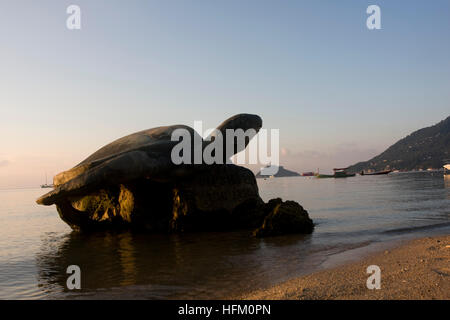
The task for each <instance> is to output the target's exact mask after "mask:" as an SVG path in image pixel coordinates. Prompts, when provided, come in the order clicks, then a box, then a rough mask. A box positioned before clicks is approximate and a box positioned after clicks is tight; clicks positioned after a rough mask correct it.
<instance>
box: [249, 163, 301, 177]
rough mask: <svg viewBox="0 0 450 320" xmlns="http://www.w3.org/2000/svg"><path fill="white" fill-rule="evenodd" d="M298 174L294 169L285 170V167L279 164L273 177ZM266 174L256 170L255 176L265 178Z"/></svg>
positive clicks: (295, 175)
mask: <svg viewBox="0 0 450 320" xmlns="http://www.w3.org/2000/svg"><path fill="white" fill-rule="evenodd" d="M299 175H300V174H299V173H297V172H295V171H291V170H287V169H285V168H284V167H283V166H279V167H278V172H277V174H275V175H274V177H276V178H280V177H297V176H299ZM267 177H268V176H266V175H262V174H261V172H258V173H257V174H256V178H267Z"/></svg>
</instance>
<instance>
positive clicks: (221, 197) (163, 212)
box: [56, 165, 313, 236]
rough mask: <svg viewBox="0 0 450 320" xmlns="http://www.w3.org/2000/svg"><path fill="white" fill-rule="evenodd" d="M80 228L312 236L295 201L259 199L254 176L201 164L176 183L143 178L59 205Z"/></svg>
mask: <svg viewBox="0 0 450 320" xmlns="http://www.w3.org/2000/svg"><path fill="white" fill-rule="evenodd" d="M56 206H57V209H58V212H59V214H60V217H61V218H62V219H63V220H64V221H65V222H66V223H67V224H69V225H70V226H71V227H72V228H73V229H75V230H81V231H90V230H102V229H103V230H105V229H107V230H111V229H114V230H118V229H135V230H143V231H146V232H163V233H170V232H192V231H230V230H239V229H248V230H255V231H254V235H256V236H272V235H281V234H286V233H311V232H312V230H313V223H312V220H311V219H309V217H308V213H307V212H306V211H305V210H304V209H303V208H302V207H301V206H300V205H299V204H298V203H296V202H294V201H286V202H282V200H281V199H273V200H270V201H269V202H268V203H264V202H263V201H262V199H261V198H260V197H259V193H258V186H257V184H256V179H255V176H254V175H253V173H252V172H251V171H250V170H248V169H246V168H243V167H239V166H235V165H217V166H198V167H195V169H193V170H192V174H191V175H189V176H187V177H183V179H180V180H179V181H177V182H176V183H173V182H171V183H168V182H156V181H152V180H147V179H142V180H138V181H133V182H132V183H127V184H121V185H118V186H109V187H105V188H103V189H101V190H97V191H94V192H90V193H89V194H86V195H81V196H76V197H70V198H66V199H63V200H61V201H58V202H57V203H56Z"/></svg>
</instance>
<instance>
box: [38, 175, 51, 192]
mask: <svg viewBox="0 0 450 320" xmlns="http://www.w3.org/2000/svg"><path fill="white" fill-rule="evenodd" d="M53 187H54V186H53V184H48V183H47V174H45V184H41V188H42V189H44V188H53Z"/></svg>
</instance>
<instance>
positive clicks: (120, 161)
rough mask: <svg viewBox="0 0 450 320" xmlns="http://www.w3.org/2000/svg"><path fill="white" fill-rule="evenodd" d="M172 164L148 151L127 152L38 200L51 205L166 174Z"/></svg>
mask: <svg viewBox="0 0 450 320" xmlns="http://www.w3.org/2000/svg"><path fill="white" fill-rule="evenodd" d="M168 164H169V163H168V161H167V160H166V159H165V158H163V157H152V156H149V155H148V154H147V153H146V152H144V151H132V152H127V153H124V154H122V155H119V156H117V157H115V158H112V159H110V160H108V161H105V162H103V163H102V164H100V165H98V166H96V167H93V168H92V169H89V170H87V171H85V172H83V173H82V174H80V175H78V176H76V177H75V178H73V179H72V180H69V181H67V182H66V183H64V184H62V185H60V186H57V187H56V188H55V189H54V190H52V191H50V192H48V193H47V194H45V195H43V196H42V197H40V198H39V199H37V200H36V202H37V203H38V204H42V205H47V206H49V205H52V204H55V203H57V202H58V200H59V199H64V198H66V197H67V196H75V195H81V194H84V193H86V192H89V191H91V190H95V189H96V188H101V187H104V186H108V185H117V184H119V183H124V182H127V181H130V180H134V179H138V178H143V177H150V176H153V175H155V174H162V173H163V172H164V169H166V168H167V167H168Z"/></svg>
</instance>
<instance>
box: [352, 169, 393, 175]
mask: <svg viewBox="0 0 450 320" xmlns="http://www.w3.org/2000/svg"><path fill="white" fill-rule="evenodd" d="M391 172H392V170H384V171H376V172H366V173H365V172H364V171H361V173H360V175H362V176H378V175H380V174H389V173H391Z"/></svg>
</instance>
